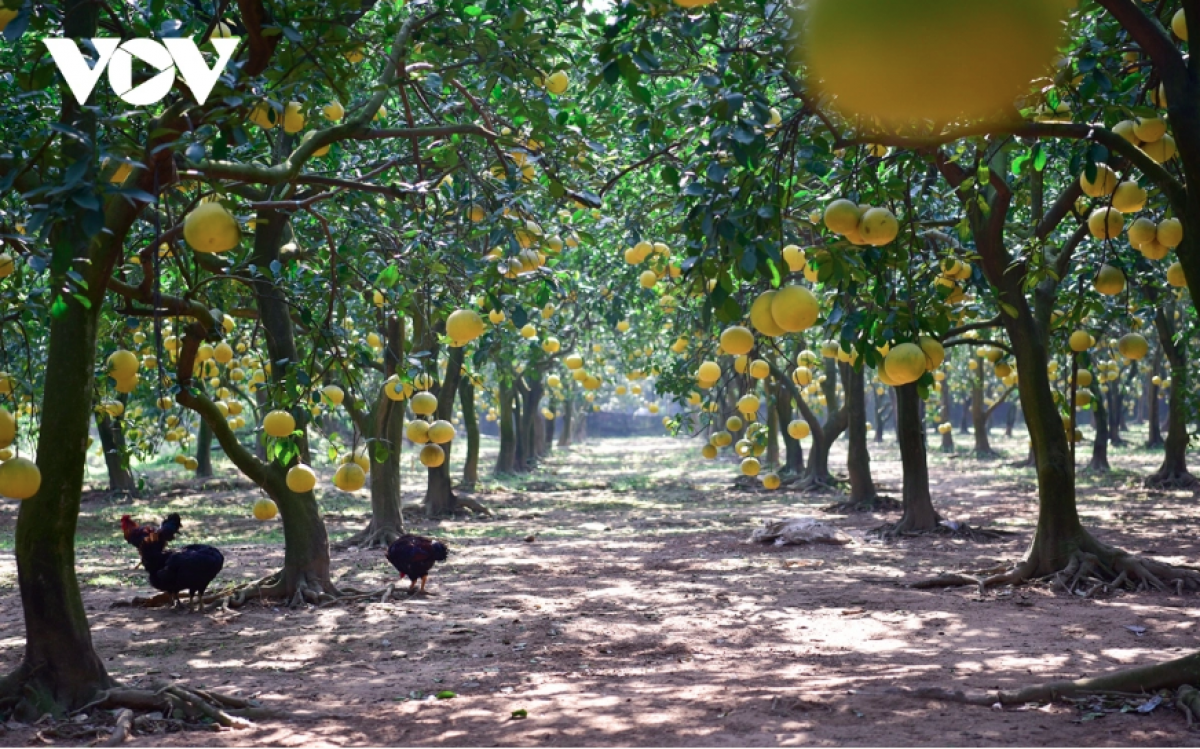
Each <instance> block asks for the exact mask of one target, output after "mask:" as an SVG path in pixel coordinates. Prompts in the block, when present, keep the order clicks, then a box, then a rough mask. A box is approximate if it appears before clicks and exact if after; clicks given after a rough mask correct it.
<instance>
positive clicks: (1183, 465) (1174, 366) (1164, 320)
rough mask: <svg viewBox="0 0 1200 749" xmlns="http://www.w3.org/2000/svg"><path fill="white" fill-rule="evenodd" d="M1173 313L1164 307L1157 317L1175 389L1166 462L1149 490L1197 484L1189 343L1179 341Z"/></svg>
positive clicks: (1170, 405)
mask: <svg viewBox="0 0 1200 749" xmlns="http://www.w3.org/2000/svg"><path fill="white" fill-rule="evenodd" d="M1173 306H1174V305H1171V307H1173ZM1173 311H1174V310H1173V309H1171V308H1170V307H1162V306H1160V307H1159V308H1158V310H1157V312H1156V313H1155V315H1154V327H1155V329H1156V330H1157V331H1158V342H1159V346H1160V347H1161V349H1162V352H1163V354H1164V355H1165V356H1166V359H1167V364H1169V365H1170V367H1171V387H1170V389H1169V390H1168V391H1167V439H1166V441H1165V442H1164V448H1165V450H1164V453H1163V462H1162V465H1161V466H1159V469H1158V471H1156V472H1155V473H1154V474H1153V475H1151V476H1150V477H1149V478H1147V479H1146V485H1147V486H1155V487H1176V486H1178V487H1187V486H1194V485H1195V484H1196V479H1195V477H1193V476H1192V474H1191V473H1189V472H1188V469H1187V448H1188V433H1187V421H1188V412H1187V398H1188V396H1187V393H1188V390H1189V388H1188V361H1187V359H1188V357H1187V341H1186V340H1184V339H1180V340H1176V338H1175V323H1174V320H1173V319H1172V316H1171V315H1172V313H1173ZM1155 410H1156V411H1157V409H1155Z"/></svg>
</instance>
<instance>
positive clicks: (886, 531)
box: [867, 520, 1015, 587]
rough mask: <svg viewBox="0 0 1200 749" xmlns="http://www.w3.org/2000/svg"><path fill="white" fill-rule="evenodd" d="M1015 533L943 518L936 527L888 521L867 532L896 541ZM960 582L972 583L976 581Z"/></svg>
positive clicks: (995, 538)
mask: <svg viewBox="0 0 1200 749" xmlns="http://www.w3.org/2000/svg"><path fill="white" fill-rule="evenodd" d="M1013 535H1015V534H1013V533H1012V532H1011V531H1001V530H995V529H992V528H973V527H971V526H970V525H968V524H966V523H960V522H958V521H955V520H941V521H939V522H938V524H937V526H936V527H934V528H929V529H927V530H909V529H906V528H903V527H901V525H900V523H887V524H884V525H881V526H879V527H878V528H875V529H873V530H870V531H868V532H867V536H868V537H871V538H878V539H880V540H882V541H895V540H898V539H901V538H917V537H920V536H946V537H951V538H961V539H964V540H966V541H972V542H974V543H987V542H989V541H1001V540H1003V539H1005V538H1009V537H1011V536H1013ZM958 584H959V585H970V584H974V583H973V582H971V583H958ZM914 587H916V586H914ZM931 587H936V586H931Z"/></svg>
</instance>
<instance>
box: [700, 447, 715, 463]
mask: <svg viewBox="0 0 1200 749" xmlns="http://www.w3.org/2000/svg"><path fill="white" fill-rule="evenodd" d="M700 454H701V455H703V456H704V457H705V458H708V459H709V460H715V459H716V457H717V448H716V446H715V445H705V446H704V447H702V448H700Z"/></svg>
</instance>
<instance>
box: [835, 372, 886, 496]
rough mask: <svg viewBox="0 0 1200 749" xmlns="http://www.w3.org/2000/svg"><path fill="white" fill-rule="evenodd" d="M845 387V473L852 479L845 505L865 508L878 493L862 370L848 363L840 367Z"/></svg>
mask: <svg viewBox="0 0 1200 749" xmlns="http://www.w3.org/2000/svg"><path fill="white" fill-rule="evenodd" d="M840 369H841V374H842V382H843V383H845V390H846V429H847V439H848V440H849V443H848V446H847V455H846V473H847V475H848V476H849V479H850V496H849V497H847V498H846V502H845V504H846V505H852V506H856V507H858V506H861V507H863V508H864V509H866V507H869V506H873V505H875V503H876V502H877V501H878V499H879V494H878V492H877V491H876V490H875V481H874V479H873V478H872V477H871V454H870V452H869V451H868V449H867V404H866V394H865V393H864V391H863V381H864V379H865V378H864V376H863V371H862V370H861V369H855V368H854V367H851V366H850V365H849V364H842V365H841V366H840Z"/></svg>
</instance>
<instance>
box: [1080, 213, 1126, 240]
mask: <svg viewBox="0 0 1200 749" xmlns="http://www.w3.org/2000/svg"><path fill="white" fill-rule="evenodd" d="M1124 228H1125V214H1123V213H1121V212H1120V211H1118V210H1117V209H1116V208H1097V209H1096V210H1094V211H1092V215H1090V216H1088V231H1090V232H1091V233H1092V236H1093V237H1095V238H1096V239H1100V240H1104V239H1116V238H1117V237H1119V236H1120V235H1121V230H1122V229H1124Z"/></svg>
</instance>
